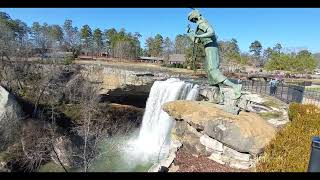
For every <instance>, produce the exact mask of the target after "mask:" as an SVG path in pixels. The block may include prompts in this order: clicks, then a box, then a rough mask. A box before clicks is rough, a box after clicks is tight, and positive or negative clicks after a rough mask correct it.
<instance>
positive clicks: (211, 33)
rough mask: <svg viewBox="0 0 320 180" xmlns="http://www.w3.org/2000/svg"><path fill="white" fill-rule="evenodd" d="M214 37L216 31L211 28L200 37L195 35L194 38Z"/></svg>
mask: <svg viewBox="0 0 320 180" xmlns="http://www.w3.org/2000/svg"><path fill="white" fill-rule="evenodd" d="M212 36H214V31H213V29H212V27H209V28H208V29H207V32H205V33H203V34H200V35H195V36H194V37H196V38H210V37H212Z"/></svg>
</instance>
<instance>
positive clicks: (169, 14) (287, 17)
mask: <svg viewBox="0 0 320 180" xmlns="http://www.w3.org/2000/svg"><path fill="white" fill-rule="evenodd" d="M199 10H200V12H201V13H202V14H203V16H204V17H205V18H206V19H208V21H209V22H210V23H211V24H212V25H213V27H214V29H215V32H216V34H217V36H218V40H230V39H231V38H236V39H237V40H238V43H239V47H240V49H241V51H248V49H249V45H250V43H251V42H253V41H254V40H259V41H260V42H261V43H262V46H263V48H266V47H273V46H274V45H275V44H276V43H277V42H279V43H281V44H282V45H283V46H284V47H287V48H289V49H291V48H296V49H300V48H302V49H308V50H310V51H311V52H313V53H315V52H320V23H319V18H320V8H199ZM0 11H4V12H7V13H8V14H9V15H10V16H11V18H13V19H20V20H22V21H24V22H26V23H27V24H28V25H31V24H32V23H33V22H35V21H38V22H40V23H44V22H47V23H48V24H59V25H62V24H63V22H64V20H65V19H71V20H73V23H74V25H75V26H77V27H81V26H83V25H85V24H88V25H90V27H91V28H92V29H93V28H100V29H103V30H104V29H109V28H112V27H114V28H116V29H118V30H119V29H120V28H125V29H126V30H127V31H129V32H140V33H141V34H142V38H141V39H140V40H141V42H142V46H144V41H145V39H146V38H148V37H150V36H154V35H156V34H157V33H160V34H161V35H162V36H164V37H167V36H168V37H169V38H171V39H174V38H175V36H176V35H177V34H181V33H184V32H185V28H186V26H187V25H188V23H189V22H188V21H187V14H188V13H189V12H190V9H188V8H0ZM193 27H194V26H193Z"/></svg>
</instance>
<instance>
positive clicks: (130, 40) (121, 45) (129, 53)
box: [104, 28, 141, 59]
mask: <svg viewBox="0 0 320 180" xmlns="http://www.w3.org/2000/svg"><path fill="white" fill-rule="evenodd" d="M104 36H105V38H106V40H105V41H106V49H107V52H109V53H110V54H111V55H112V57H116V58H126V59H134V58H136V57H138V56H139V55H140V54H141V48H140V40H139V38H140V37H141V34H139V33H138V32H135V33H134V34H132V33H127V32H126V30H125V29H121V30H120V31H119V32H118V31H117V30H116V29H114V28H111V29H107V30H105V31H104Z"/></svg>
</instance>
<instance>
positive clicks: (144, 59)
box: [139, 56, 164, 64]
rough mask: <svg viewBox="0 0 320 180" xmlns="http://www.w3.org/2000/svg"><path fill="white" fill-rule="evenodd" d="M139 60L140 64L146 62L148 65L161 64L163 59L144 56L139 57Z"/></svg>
mask: <svg viewBox="0 0 320 180" xmlns="http://www.w3.org/2000/svg"><path fill="white" fill-rule="evenodd" d="M139 60H140V61H141V62H148V63H161V64H162V63H163V62H164V58H162V57H146V56H141V57H139Z"/></svg>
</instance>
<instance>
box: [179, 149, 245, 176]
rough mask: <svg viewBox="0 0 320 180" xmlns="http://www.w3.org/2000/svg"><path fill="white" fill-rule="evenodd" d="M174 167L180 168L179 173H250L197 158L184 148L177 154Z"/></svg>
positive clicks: (203, 158) (204, 158)
mask: <svg viewBox="0 0 320 180" xmlns="http://www.w3.org/2000/svg"><path fill="white" fill-rule="evenodd" d="M174 166H178V167H179V168H178V170H177V172H250V171H249V170H242V169H235V168H231V167H228V166H226V165H222V164H219V163H217V162H215V161H213V160H210V159H208V158H206V157H204V156H199V157H196V156H194V155H192V154H191V153H189V152H187V151H186V150H184V149H183V148H181V149H180V150H179V151H178V152H177V156H176V159H175V160H174Z"/></svg>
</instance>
